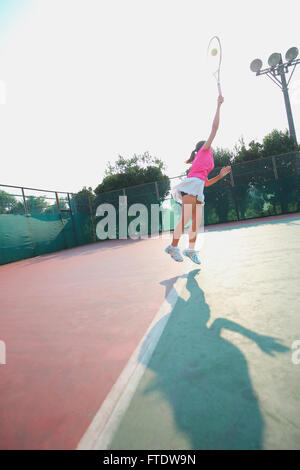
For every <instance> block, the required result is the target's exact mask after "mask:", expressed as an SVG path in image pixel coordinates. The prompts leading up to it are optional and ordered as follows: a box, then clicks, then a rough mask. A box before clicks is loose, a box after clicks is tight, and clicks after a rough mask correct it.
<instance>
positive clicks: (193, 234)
mask: <svg viewBox="0 0 300 470" xmlns="http://www.w3.org/2000/svg"><path fill="white" fill-rule="evenodd" d="M202 207H203V204H202V202H200V201H197V204H195V206H194V207H193V212H192V225H191V226H190V229H189V248H190V249H191V250H194V249H195V243H196V240H197V234H198V228H199V227H200V224H201V220H202Z"/></svg>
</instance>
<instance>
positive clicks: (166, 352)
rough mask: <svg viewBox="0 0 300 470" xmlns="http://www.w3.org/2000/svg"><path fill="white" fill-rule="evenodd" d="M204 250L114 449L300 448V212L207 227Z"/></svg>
mask: <svg viewBox="0 0 300 470" xmlns="http://www.w3.org/2000/svg"><path fill="white" fill-rule="evenodd" d="M201 252H202V255H201V259H202V264H201V266H200V269H198V268H197V266H196V265H194V264H192V263H191V262H189V261H187V264H186V266H187V268H186V269H187V273H186V278H185V281H184V283H183V287H182V288H181V290H180V292H178V294H179V295H178V298H177V301H176V304H175V306H174V308H173V309H172V311H171V313H170V314H168V315H169V317H168V321H167V323H166V326H165V328H164V329H163V332H162V334H161V336H160V339H159V341H158V344H157V346H156V348H155V350H154V353H153V355H152V356H151V358H150V360H149V362H147V363H146V364H144V366H145V371H144V373H143V375H142V378H141V380H140V381H139V382H138V385H137V388H136V390H135V392H134V394H133V398H132V399H131V401H129V404H128V405H127V406H125V408H124V410H123V411H124V414H123V415H122V417H121V418H120V417H119V420H118V425H117V426H116V429H115V431H114V433H113V438H112V440H111V441H110V443H109V445H108V448H109V449H111V450H113V449H119V450H122V449H128V450H132V449H134V450H138V449H149V450H155V449H157V450H159V449H160V450H165V449H170V450H171V449H193V450H195V449H300V363H299V364H294V363H293V361H292V358H293V357H295V356H293V353H295V349H293V348H292V344H293V342H294V341H297V340H300V308H299V307H300V301H299V299H300V218H299V217H291V218H289V219H285V220H284V219H283V220H275V221H267V220H266V221H261V222H259V223H257V224H251V223H248V224H247V225H241V226H239V225H237V226H233V227H223V228H222V227H220V228H218V229H214V230H209V231H207V232H205V235H204V245H203V247H202V250H201ZM161 321H165V319H163V320H161ZM159 327H160V325H159V324H156V325H155V326H154V328H156V329H157V328H158V329H159ZM150 334H153V332H150ZM145 341H147V338H146V339H145ZM298 347H299V346H298ZM299 357H300V354H298V358H299ZM142 358H143V355H142V354H141V355H140V361H142V360H143V359H142Z"/></svg>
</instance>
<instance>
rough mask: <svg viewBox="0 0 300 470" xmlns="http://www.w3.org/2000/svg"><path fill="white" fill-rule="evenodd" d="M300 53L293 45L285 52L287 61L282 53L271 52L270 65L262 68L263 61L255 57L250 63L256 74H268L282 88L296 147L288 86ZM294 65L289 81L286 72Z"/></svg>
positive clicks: (299, 60)
mask: <svg viewBox="0 0 300 470" xmlns="http://www.w3.org/2000/svg"><path fill="white" fill-rule="evenodd" d="M298 53H299V51H298V49H297V47H291V48H290V49H289V50H288V51H287V53H286V54H285V60H286V62H283V61H282V56H281V54H279V53H277V52H274V54H271V55H270V57H269V59H268V64H269V67H268V68H266V69H262V70H261V68H262V65H263V63H262V61H261V60H260V59H254V60H253V61H252V62H251V64H250V69H251V70H252V72H255V73H256V75H267V76H268V77H269V78H270V79H271V80H272V81H273V82H274V83H276V85H278V86H279V87H280V88H281V90H282V92H283V96H284V103H285V109H286V114H287V118H288V123H289V129H290V136H291V137H292V139H293V140H294V143H295V148H298V144H297V137H296V132H295V126H294V121H293V115H292V109H291V103H290V98H289V92H288V86H289V83H290V81H291V78H292V76H293V73H294V70H295V68H296V65H297V64H299V63H300V59H296V57H297V56H298ZM292 66H294V68H293V70H292V73H291V75H290V77H289V80H288V82H287V81H286V77H285V74H287V73H289V67H292Z"/></svg>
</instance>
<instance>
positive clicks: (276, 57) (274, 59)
mask: <svg viewBox="0 0 300 470" xmlns="http://www.w3.org/2000/svg"><path fill="white" fill-rule="evenodd" d="M280 60H281V54H278V52H274V54H272V55H270V57H269V58H268V64H269V66H270V67H275V66H276V65H278V64H279V62H280Z"/></svg>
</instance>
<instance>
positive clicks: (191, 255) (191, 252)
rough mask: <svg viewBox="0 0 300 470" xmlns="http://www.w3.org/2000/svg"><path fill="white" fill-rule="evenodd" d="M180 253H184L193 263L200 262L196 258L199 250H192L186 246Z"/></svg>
mask: <svg viewBox="0 0 300 470" xmlns="http://www.w3.org/2000/svg"><path fill="white" fill-rule="evenodd" d="M182 253H183V254H184V256H187V257H188V258H190V260H192V261H193V262H194V263H196V264H201V261H200V259H199V258H198V253H199V251H197V250H192V249H191V248H187V249H186V250H183V252H182Z"/></svg>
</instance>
